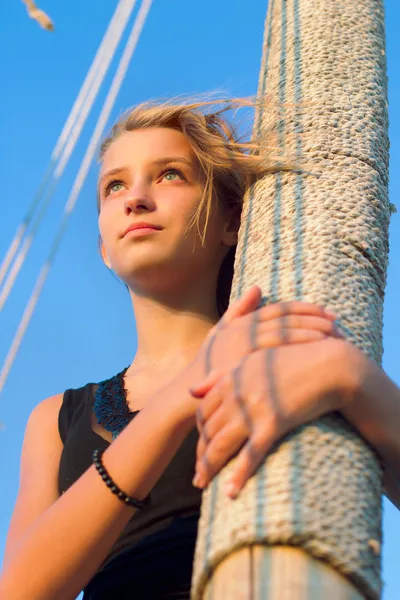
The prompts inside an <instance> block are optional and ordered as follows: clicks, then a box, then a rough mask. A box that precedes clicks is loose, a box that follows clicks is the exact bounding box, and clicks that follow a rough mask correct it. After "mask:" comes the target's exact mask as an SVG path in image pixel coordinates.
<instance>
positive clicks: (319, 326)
mask: <svg viewBox="0 0 400 600" xmlns="http://www.w3.org/2000/svg"><path fill="white" fill-rule="evenodd" d="M259 328H260V331H271V330H274V329H280V328H283V329H310V330H317V331H322V332H323V333H326V334H327V335H335V334H336V333H337V328H336V324H335V322H334V321H332V320H331V319H327V318H324V317H316V316H308V315H298V314H295V315H287V316H286V317H278V318H276V319H270V320H268V321H264V322H262V323H260V324H259Z"/></svg>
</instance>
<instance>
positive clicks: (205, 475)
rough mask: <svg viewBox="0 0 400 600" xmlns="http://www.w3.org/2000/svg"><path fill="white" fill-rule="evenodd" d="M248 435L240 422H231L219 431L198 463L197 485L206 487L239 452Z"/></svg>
mask: <svg viewBox="0 0 400 600" xmlns="http://www.w3.org/2000/svg"><path fill="white" fill-rule="evenodd" d="M246 439H247V436H246V435H244V434H243V431H242V428H241V426H240V424H238V423H235V422H231V423H228V424H227V425H226V427H224V428H223V429H221V430H220V431H218V433H217V434H216V435H215V436H214V438H213V439H212V440H211V441H210V442H209V443H208V445H207V448H206V451H205V452H204V454H203V456H202V458H201V461H199V463H197V465H196V475H195V480H196V486H197V487H201V488H204V487H206V486H207V485H208V483H209V482H210V481H211V480H212V478H213V477H214V476H215V475H216V474H217V473H219V471H220V470H221V469H222V468H223V467H224V466H225V465H226V464H227V463H228V462H229V461H230V460H231V459H232V458H233V457H234V456H235V454H237V452H238V451H239V450H240V448H241V447H242V446H243V444H244V443H245V441H246Z"/></svg>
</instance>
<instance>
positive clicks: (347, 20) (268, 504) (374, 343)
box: [192, 0, 390, 600]
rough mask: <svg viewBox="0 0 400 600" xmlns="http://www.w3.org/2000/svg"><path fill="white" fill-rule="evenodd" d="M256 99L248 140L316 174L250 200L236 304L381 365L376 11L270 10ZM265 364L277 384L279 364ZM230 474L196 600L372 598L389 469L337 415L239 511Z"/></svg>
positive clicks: (305, 430) (204, 541)
mask: <svg viewBox="0 0 400 600" xmlns="http://www.w3.org/2000/svg"><path fill="white" fill-rule="evenodd" d="M259 95H260V97H262V98H265V99H266V100H268V102H270V104H269V105H268V107H267V108H265V109H261V110H260V111H259V112H258V114H257V116H256V122H255V132H254V135H255V136H258V135H263V134H270V133H271V132H275V133H276V134H277V135H278V138H279V141H280V144H281V146H282V148H283V149H284V151H285V152H286V153H288V152H289V153H293V152H294V153H297V154H298V155H301V156H302V157H305V158H306V159H308V160H309V161H311V163H312V164H313V166H314V171H315V172H319V173H320V175H319V176H316V175H315V174H305V173H304V174H301V175H300V174H295V173H279V174H277V175H274V176H271V175H269V176H267V177H266V178H265V179H263V180H262V181H261V182H259V183H258V184H257V185H256V186H254V189H253V190H252V191H251V193H250V194H249V195H248V196H247V197H246V199H245V203H244V208H243V213H242V226H241V230H240V235H239V244H238V249H237V254H236V263H235V275H234V281H233V286H232V294H231V300H234V299H236V298H237V297H239V296H240V295H242V294H243V293H244V291H245V290H246V289H248V288H249V287H250V286H252V285H254V284H258V285H259V286H260V287H261V289H262V291H263V295H264V296H265V298H266V301H267V302H279V301H285V300H290V299H294V298H296V299H303V300H307V301H311V302H317V303H319V304H322V305H325V306H329V307H330V308H332V309H333V310H334V311H335V312H336V313H337V314H338V315H339V317H340V325H341V327H342V329H343V330H344V331H345V332H346V334H347V336H348V338H349V340H350V341H351V342H353V343H354V344H356V345H357V346H358V347H359V348H361V349H362V350H363V351H364V352H366V353H367V354H368V355H369V356H370V357H371V358H372V359H374V360H375V361H376V362H378V363H380V361H381V354H382V308H383V296H384V288H385V280H386V266H387V255H388V225H389V219H390V204H389V201H388V148H389V144H388V135H387V133H388V118H387V77H386V58H385V35H384V11H383V1H382V0H335V1H334V2H333V1H332V0H270V5H269V10H268V15H267V20H266V27H265V39H264V49H263V60H262V68H261V74H260V81H259ZM278 103H280V105H281V106H280V107H279V106H278ZM283 105H284V106H283ZM272 358H273V353H272ZM266 368H269V373H271V376H272V377H273V360H272V362H271V364H269V365H266ZM232 464H233V463H231V464H230V465H228V466H227V467H226V468H225V469H224V470H223V471H222V472H221V474H220V475H219V476H218V477H216V478H215V479H214V480H213V482H212V483H211V484H210V486H209V487H208V489H207V490H206V491H205V492H204V494H203V502H202V511H201V519H200V525H199V534H198V540H197V546H196V555H195V564H194V573H193V586H192V588H193V589H192V597H193V599H194V600H198V599H200V598H207V599H215V600H219V599H220V598H229V599H230V600H233V599H235V598H236V599H237V598H241V599H245V598H249V599H250V598H257V599H258V598H260V599H261V598H263V599H264V598H268V600H278V599H279V600H288V599H290V600H294V599H300V598H301V599H305V598H311V597H313V598H324V600H333V599H335V600H336V599H337V598H339V597H343V598H344V597H346V598H349V599H350V598H351V599H353V600H355V599H356V598H368V599H374V600H376V599H378V598H379V597H380V593H381V576H380V567H381V564H380V563H381V494H382V472H381V468H380V465H379V462H378V459H377V457H376V455H375V453H374V452H373V451H372V450H371V449H370V448H369V447H368V446H367V445H366V444H365V443H364V442H363V441H362V440H361V438H360V437H359V436H358V434H357V433H356V432H355V431H354V429H353V428H352V427H351V426H350V425H349V424H347V423H346V422H345V421H344V419H343V418H342V417H341V416H340V415H339V414H337V413H336V414H331V415H327V416H325V417H324V418H321V419H319V420H318V421H315V422H313V423H312V424H309V425H307V426H304V427H301V428H300V429H298V430H297V431H296V432H294V433H292V434H290V435H289V436H287V437H286V438H285V439H284V440H283V441H282V442H281V443H280V444H279V446H278V448H277V449H276V450H274V451H273V452H272V453H271V454H270V455H269V456H268V458H267V459H266V461H265V463H264V465H263V466H262V467H261V468H260V469H259V470H258V472H257V474H256V475H255V476H254V477H252V479H251V480H250V481H249V482H248V483H247V485H246V487H245V489H244V491H242V493H241V495H240V496H239V498H238V499H237V500H235V501H232V500H230V499H228V498H227V497H226V495H225V494H224V492H223V483H224V481H226V480H227V478H228V475H229V473H230V472H231V470H232ZM290 547H291V548H290ZM319 559H322V560H319ZM342 594H343V595H342Z"/></svg>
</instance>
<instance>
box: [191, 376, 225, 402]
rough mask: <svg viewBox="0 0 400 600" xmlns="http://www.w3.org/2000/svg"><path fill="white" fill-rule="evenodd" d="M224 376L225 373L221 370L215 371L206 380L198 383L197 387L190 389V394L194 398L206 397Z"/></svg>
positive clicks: (193, 386)
mask: <svg viewBox="0 0 400 600" xmlns="http://www.w3.org/2000/svg"><path fill="white" fill-rule="evenodd" d="M222 376H223V372H222V371H221V370H218V369H213V370H212V371H210V373H209V374H208V375H207V377H205V379H203V380H202V381H199V383H196V384H195V385H192V386H191V387H190V388H189V393H190V394H191V395H192V396H193V397H194V398H203V396H205V395H206V394H207V393H208V392H209V391H210V390H211V388H213V387H214V386H215V385H216V384H217V382H218V381H219V380H220V379H221V377H222Z"/></svg>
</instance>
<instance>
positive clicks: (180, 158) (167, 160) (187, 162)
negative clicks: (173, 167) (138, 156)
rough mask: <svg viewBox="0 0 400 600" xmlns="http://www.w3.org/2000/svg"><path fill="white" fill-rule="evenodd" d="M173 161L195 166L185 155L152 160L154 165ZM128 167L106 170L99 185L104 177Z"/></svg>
mask: <svg viewBox="0 0 400 600" xmlns="http://www.w3.org/2000/svg"><path fill="white" fill-rule="evenodd" d="M171 162H181V163H184V164H186V165H188V166H189V167H192V166H193V163H192V162H191V161H190V160H188V159H187V158H183V156H166V157H165V158H159V159H157V160H153V161H151V164H152V165H160V166H162V165H166V164H169V163H171ZM127 169H128V166H127V165H126V166H123V167H116V168H115V169H111V170H110V171H106V173H104V175H102V176H101V177H100V180H99V185H100V184H101V183H102V182H103V181H104V179H107V178H108V177H111V176H112V175H117V174H118V173H121V172H122V171H126V170H127Z"/></svg>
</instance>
